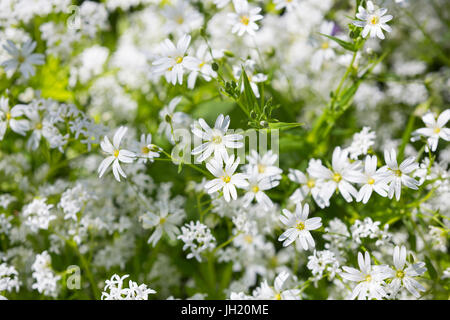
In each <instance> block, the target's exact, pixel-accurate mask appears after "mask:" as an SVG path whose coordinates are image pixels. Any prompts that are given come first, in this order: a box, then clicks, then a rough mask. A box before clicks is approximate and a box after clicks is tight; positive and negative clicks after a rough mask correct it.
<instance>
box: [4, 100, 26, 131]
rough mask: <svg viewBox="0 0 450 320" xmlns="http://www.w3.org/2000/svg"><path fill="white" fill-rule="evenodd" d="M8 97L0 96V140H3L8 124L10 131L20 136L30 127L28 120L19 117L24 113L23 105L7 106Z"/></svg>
mask: <svg viewBox="0 0 450 320" xmlns="http://www.w3.org/2000/svg"><path fill="white" fill-rule="evenodd" d="M8 101H9V99H8V98H5V97H0V140H3V137H4V136H5V132H6V129H7V128H8V126H9V127H10V128H11V130H12V131H14V132H15V133H18V134H20V135H22V136H24V135H25V134H26V132H27V131H28V130H29V129H30V124H29V122H28V120H25V119H20V117H22V116H23V114H24V108H25V106H24V105H16V106H14V107H12V108H11V109H10V108H9V103H8Z"/></svg>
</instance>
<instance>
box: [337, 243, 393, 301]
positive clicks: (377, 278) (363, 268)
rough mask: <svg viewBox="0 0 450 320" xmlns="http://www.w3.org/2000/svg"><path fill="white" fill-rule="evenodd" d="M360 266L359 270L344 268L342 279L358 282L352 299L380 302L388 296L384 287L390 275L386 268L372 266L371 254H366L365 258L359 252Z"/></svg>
mask: <svg viewBox="0 0 450 320" xmlns="http://www.w3.org/2000/svg"><path fill="white" fill-rule="evenodd" d="M358 265H359V269H360V270H357V269H355V268H352V267H342V269H344V271H345V272H343V273H342V274H341V276H342V278H344V279H346V280H349V281H353V282H358V284H357V285H356V287H355V288H353V292H352V294H351V296H350V299H352V300H353V299H355V298H356V297H358V299H359V300H365V299H369V300H371V299H377V300H380V299H382V298H383V297H385V296H386V291H385V290H384V288H383V286H384V285H385V283H384V280H385V279H386V278H388V277H389V273H387V272H386V268H385V266H372V264H371V262H370V254H369V252H367V251H366V252H365V256H363V254H362V253H361V252H358Z"/></svg>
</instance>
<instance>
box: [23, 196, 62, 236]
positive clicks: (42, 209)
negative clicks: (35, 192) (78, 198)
mask: <svg viewBox="0 0 450 320" xmlns="http://www.w3.org/2000/svg"><path fill="white" fill-rule="evenodd" d="M46 201H47V198H41V199H34V200H33V201H32V202H31V203H30V204H27V205H26V206H24V208H23V216H24V217H25V219H26V220H25V224H26V225H28V226H29V227H30V229H31V230H32V231H33V232H37V231H38V230H39V229H48V225H49V223H50V222H51V221H52V220H55V219H56V215H54V214H52V212H51V211H50V209H52V208H53V205H52V204H47V203H46Z"/></svg>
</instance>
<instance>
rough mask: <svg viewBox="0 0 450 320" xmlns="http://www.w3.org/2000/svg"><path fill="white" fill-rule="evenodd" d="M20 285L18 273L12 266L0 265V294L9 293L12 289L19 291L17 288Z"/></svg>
mask: <svg viewBox="0 0 450 320" xmlns="http://www.w3.org/2000/svg"><path fill="white" fill-rule="evenodd" d="M21 284H22V283H21V282H20V280H19V273H18V272H17V270H16V268H14V266H10V265H8V264H6V263H1V264H0V292H2V291H8V292H11V291H13V290H14V289H15V290H16V292H18V291H19V287H20V285H21Z"/></svg>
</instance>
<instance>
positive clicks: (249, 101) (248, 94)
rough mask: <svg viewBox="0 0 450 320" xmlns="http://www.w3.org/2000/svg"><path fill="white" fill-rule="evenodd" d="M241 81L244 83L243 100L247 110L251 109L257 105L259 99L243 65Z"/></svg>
mask: <svg viewBox="0 0 450 320" xmlns="http://www.w3.org/2000/svg"><path fill="white" fill-rule="evenodd" d="M239 83H244V92H243V98H244V99H243V102H244V104H245V107H246V108H247V110H248V111H251V110H253V109H254V108H255V106H256V105H257V101H256V96H255V93H254V92H253V89H252V87H251V85H250V81H249V80H248V76H247V73H246V72H245V70H244V67H242V73H241V79H239ZM239 88H240V87H239ZM241 98H242V95H241Z"/></svg>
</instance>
